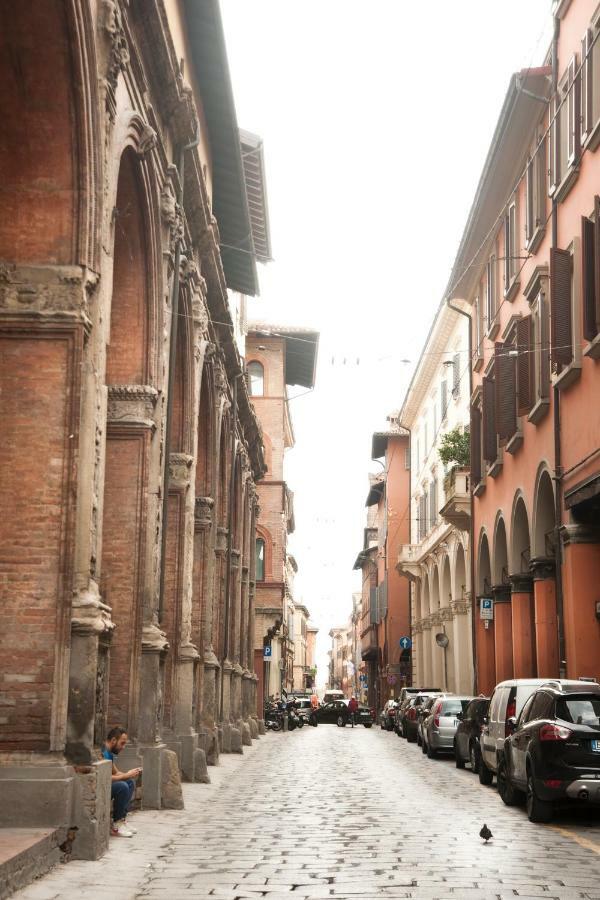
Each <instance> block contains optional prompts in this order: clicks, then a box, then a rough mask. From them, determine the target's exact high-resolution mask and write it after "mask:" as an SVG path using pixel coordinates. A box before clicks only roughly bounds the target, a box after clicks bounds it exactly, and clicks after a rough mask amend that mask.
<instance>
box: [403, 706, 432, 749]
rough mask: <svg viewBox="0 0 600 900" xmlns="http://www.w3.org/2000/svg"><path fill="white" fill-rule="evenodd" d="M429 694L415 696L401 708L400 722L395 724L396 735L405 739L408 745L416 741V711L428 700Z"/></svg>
mask: <svg viewBox="0 0 600 900" xmlns="http://www.w3.org/2000/svg"><path fill="white" fill-rule="evenodd" d="M429 696H430V695H429V694H415V695H414V696H413V697H409V698H408V699H407V700H405V701H404V704H403V706H402V707H401V720H400V722H399V723H398V721H397V722H396V728H395V731H396V734H398V735H399V736H401V737H403V738H406V740H407V741H408V743H409V744H414V742H415V741H416V740H417V710H418V709H419V707H420V706H421V705H422V704H423V703H426V702H427V700H428V699H429Z"/></svg>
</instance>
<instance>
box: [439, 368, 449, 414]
mask: <svg viewBox="0 0 600 900" xmlns="http://www.w3.org/2000/svg"><path fill="white" fill-rule="evenodd" d="M440 409H441V415H442V418H441V421H442V422H443V421H444V419H445V418H446V415H447V413H448V382H447V381H446V379H444V380H443V381H442V383H441V385H440Z"/></svg>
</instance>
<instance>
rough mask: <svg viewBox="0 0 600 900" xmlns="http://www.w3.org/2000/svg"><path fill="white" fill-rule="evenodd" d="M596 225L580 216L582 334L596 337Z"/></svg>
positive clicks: (588, 337)
mask: <svg viewBox="0 0 600 900" xmlns="http://www.w3.org/2000/svg"><path fill="white" fill-rule="evenodd" d="M595 231H596V226H595V224H594V222H591V221H590V220H589V219H588V218H587V216H582V217H581V256H582V265H581V268H582V280H583V291H582V293H583V336H584V338H586V340H588V341H593V340H594V338H595V337H596V261H595V250H594V238H595Z"/></svg>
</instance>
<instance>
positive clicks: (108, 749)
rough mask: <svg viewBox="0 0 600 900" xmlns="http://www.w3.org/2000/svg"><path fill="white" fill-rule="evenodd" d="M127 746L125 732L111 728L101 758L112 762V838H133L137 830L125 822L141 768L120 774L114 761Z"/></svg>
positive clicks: (121, 729) (117, 728)
mask: <svg viewBox="0 0 600 900" xmlns="http://www.w3.org/2000/svg"><path fill="white" fill-rule="evenodd" d="M126 744H127V732H126V731H125V729H124V728H120V727H119V726H117V727H116V728H111V729H110V731H109V732H108V734H107V735H106V740H105V742H104V748H103V750H102V756H103V757H104V759H109V760H110V761H111V762H112V786H111V790H110V795H111V798H112V802H113V820H112V822H111V827H110V833H111V834H112V835H113V836H114V837H133V835H134V834H136V833H137V829H135V828H133V827H132V826H131V825H129V824H128V822H127V812H128V810H129V804H130V803H131V801H132V800H133V795H134V793H135V780H134V779H136V778H137V777H138V776H139V775H140V773H141V771H142V770H141V768H137V769H130V770H129V772H120V771H119V769H117V766H116V763H115V759H116V757H117V756H118V755H119V753H120V752H121V750H123V749H124V748H125V746H126Z"/></svg>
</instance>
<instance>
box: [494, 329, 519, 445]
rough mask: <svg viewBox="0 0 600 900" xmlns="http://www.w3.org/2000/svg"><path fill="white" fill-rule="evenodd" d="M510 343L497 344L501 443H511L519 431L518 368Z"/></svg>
mask: <svg viewBox="0 0 600 900" xmlns="http://www.w3.org/2000/svg"><path fill="white" fill-rule="evenodd" d="M512 349H514V348H513V347H512V346H511V345H510V344H509V343H506V344H502V343H497V344H496V351H495V357H494V376H495V379H494V380H495V384H496V399H495V402H496V430H497V432H498V437H499V438H500V440H501V441H509V440H510V439H511V437H512V436H513V434H514V433H515V431H516V430H517V367H516V359H515V358H514V356H509V355H508V354H509V351H510V350H512Z"/></svg>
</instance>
